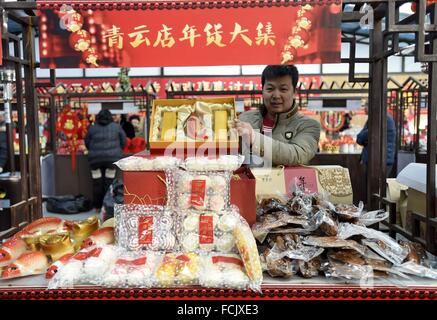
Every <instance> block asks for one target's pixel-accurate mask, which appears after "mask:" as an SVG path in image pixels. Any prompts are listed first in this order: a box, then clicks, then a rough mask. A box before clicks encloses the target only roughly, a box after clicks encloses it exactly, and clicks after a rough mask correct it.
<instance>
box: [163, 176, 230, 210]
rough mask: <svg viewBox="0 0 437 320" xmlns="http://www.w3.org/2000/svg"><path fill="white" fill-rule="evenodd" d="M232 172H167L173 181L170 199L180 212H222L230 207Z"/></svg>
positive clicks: (169, 179) (168, 177) (169, 178)
mask: <svg viewBox="0 0 437 320" xmlns="http://www.w3.org/2000/svg"><path fill="white" fill-rule="evenodd" d="M230 178H231V174H230V172H203V171H202V172H188V171H183V170H171V171H167V180H168V181H171V185H172V186H171V188H169V189H170V193H169V197H168V198H169V199H174V200H173V203H172V205H173V206H175V207H177V208H178V209H180V210H186V209H190V208H192V209H196V210H211V211H216V212H218V211H221V210H223V209H226V208H228V207H229V201H230V190H229V186H230Z"/></svg>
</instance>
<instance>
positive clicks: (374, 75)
mask: <svg viewBox="0 0 437 320" xmlns="http://www.w3.org/2000/svg"><path fill="white" fill-rule="evenodd" d="M382 44H383V33H382V21H381V19H380V18H378V19H375V20H374V25H373V29H371V30H370V58H371V59H372V62H371V63H370V70H369V71H370V74H369V75H370V78H371V81H370V83H369V94H370V96H369V118H368V128H369V135H368V138H369V139H368V151H369V160H368V165H367V171H368V172H367V206H368V209H369V210H373V209H377V208H378V207H379V205H378V201H377V199H374V198H373V197H372V195H373V194H375V193H378V194H379V182H380V175H381V170H380V169H381V157H380V152H381V145H380V143H381V113H382V98H383V89H382V87H383V67H384V66H383V61H382V59H381V57H382V53H383V46H382ZM385 98H386V97H385Z"/></svg>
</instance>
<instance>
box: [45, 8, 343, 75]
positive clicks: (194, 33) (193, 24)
mask: <svg viewBox="0 0 437 320" xmlns="http://www.w3.org/2000/svg"><path fill="white" fill-rule="evenodd" d="M89 8H90V7H89ZM39 15H40V18H41V20H40V21H41V26H40V27H41V39H40V53H41V67H42V68H56V67H57V68H91V67H146V66H201V65H237V64H249V65H250V64H279V63H337V62H340V49H341V33H340V22H341V5H340V4H333V3H329V4H328V3H327V4H317V5H314V6H311V5H309V4H302V5H295V6H289V5H287V6H285V5H284V4H283V3H278V5H277V6H272V7H267V6H265V7H259V6H254V7H249V6H247V7H245V8H242V7H236V8H235V7H231V8H217V7H213V8H204V9H200V8H196V9H194V8H192V9H188V10H184V9H163V10H129V9H125V10H97V9H95V10H93V9H87V8H83V9H82V10H80V9H79V8H78V7H74V8H73V7H70V6H68V5H63V6H61V7H58V8H57V9H54V8H51V7H44V6H42V7H41V9H40V10H39Z"/></svg>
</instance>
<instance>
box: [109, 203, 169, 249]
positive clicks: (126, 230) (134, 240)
mask: <svg viewBox="0 0 437 320" xmlns="http://www.w3.org/2000/svg"><path fill="white" fill-rule="evenodd" d="M114 216H115V221H116V223H115V225H116V229H117V230H116V235H117V245H118V246H120V247H122V248H124V249H126V250H142V249H144V250H154V251H158V250H163V251H170V250H173V249H175V247H176V245H177V242H176V240H177V235H176V232H177V228H178V225H177V222H176V221H175V220H176V219H175V215H174V213H173V212H172V211H171V210H169V209H166V208H164V207H162V206H143V205H132V204H129V205H118V204H116V205H115V207H114Z"/></svg>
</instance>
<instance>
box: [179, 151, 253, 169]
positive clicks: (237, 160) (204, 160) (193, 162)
mask: <svg viewBox="0 0 437 320" xmlns="http://www.w3.org/2000/svg"><path fill="white" fill-rule="evenodd" d="M243 162H244V156H242V155H221V156H219V157H217V158H211V157H188V158H186V159H185V162H184V164H183V166H184V167H185V169H187V170H190V171H235V170H237V169H238V168H240V167H241V165H242V164H243Z"/></svg>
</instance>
